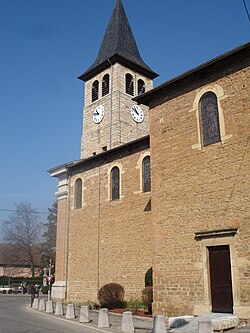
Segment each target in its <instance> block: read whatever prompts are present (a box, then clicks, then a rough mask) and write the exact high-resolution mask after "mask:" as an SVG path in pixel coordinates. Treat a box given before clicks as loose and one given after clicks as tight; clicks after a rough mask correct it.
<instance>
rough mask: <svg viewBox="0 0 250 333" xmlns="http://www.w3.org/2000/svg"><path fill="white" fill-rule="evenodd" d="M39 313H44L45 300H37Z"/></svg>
mask: <svg viewBox="0 0 250 333" xmlns="http://www.w3.org/2000/svg"><path fill="white" fill-rule="evenodd" d="M38 310H39V311H45V300H44V299H43V298H42V299H40V300H39V308H38Z"/></svg>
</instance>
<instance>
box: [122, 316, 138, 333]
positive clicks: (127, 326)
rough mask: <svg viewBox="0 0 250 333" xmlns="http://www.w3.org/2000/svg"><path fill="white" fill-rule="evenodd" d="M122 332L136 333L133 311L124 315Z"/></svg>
mask: <svg viewBox="0 0 250 333" xmlns="http://www.w3.org/2000/svg"><path fill="white" fill-rule="evenodd" d="M122 332H123V333H134V332H135V326H134V319H133V314H132V312H131V311H125V312H123V315H122Z"/></svg>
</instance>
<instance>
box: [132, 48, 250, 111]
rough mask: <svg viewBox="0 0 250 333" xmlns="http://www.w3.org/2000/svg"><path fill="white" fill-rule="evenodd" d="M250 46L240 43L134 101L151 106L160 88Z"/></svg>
mask: <svg viewBox="0 0 250 333" xmlns="http://www.w3.org/2000/svg"><path fill="white" fill-rule="evenodd" d="M249 46H250V43H246V44H243V45H240V46H239V47H237V48H235V49H233V50H230V51H228V52H226V53H223V54H222V55H220V56H218V57H216V58H213V59H211V60H209V61H207V62H205V63H203V64H201V65H199V66H197V67H195V68H192V69H190V70H188V71H186V72H184V73H183V74H180V75H178V76H176V77H174V78H172V79H170V80H168V81H166V82H164V83H162V84H161V85H159V86H158V87H156V88H154V89H151V90H149V91H147V92H146V93H144V94H142V95H139V96H136V97H134V98H133V100H134V101H136V102H137V103H138V104H144V105H147V106H149V104H150V102H151V101H152V98H153V96H154V95H155V94H156V93H158V92H159V91H160V90H162V89H164V88H167V87H169V86H171V85H172V84H173V83H175V82H177V81H181V80H182V79H184V78H188V77H190V78H191V77H192V75H193V74H194V73H197V72H199V71H202V70H205V69H206V68H208V67H210V66H212V65H214V64H215V63H217V62H219V61H222V60H224V59H225V58H228V57H230V56H232V55H234V54H235V53H237V52H240V51H242V50H244V49H246V48H247V47H249Z"/></svg>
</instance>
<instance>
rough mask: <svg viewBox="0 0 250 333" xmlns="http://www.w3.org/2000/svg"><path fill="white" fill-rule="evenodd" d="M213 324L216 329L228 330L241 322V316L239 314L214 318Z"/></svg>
mask: <svg viewBox="0 0 250 333" xmlns="http://www.w3.org/2000/svg"><path fill="white" fill-rule="evenodd" d="M211 322H212V326H213V329H214V330H215V331H221V330H227V329H229V328H234V327H236V326H237V325H238V324H239V317H237V316H233V315H232V316H225V317H220V318H216V319H212V320H211Z"/></svg>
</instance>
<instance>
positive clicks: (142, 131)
mask: <svg viewBox="0 0 250 333" xmlns="http://www.w3.org/2000/svg"><path fill="white" fill-rule="evenodd" d="M157 76H158V75H157V74H156V73H155V72H153V71H152V69H151V68H150V67H148V66H147V65H146V64H145V63H144V61H143V60H142V58H141V56H140V53H139V51H138V47H137V45H136V41H135V38H134V36H133V33H132V30H131V28H130V25H129V22H128V19H127V16H126V13H125V10H124V8H123V5H122V2H121V0H117V1H116V5H115V7H114V10H113V13H112V15H111V18H110V21H109V23H108V26H107V29H106V32H105V35H104V38H103V41H102V44H101V47H100V49H99V53H98V55H97V58H96V60H95V62H94V63H93V64H92V66H90V67H89V69H88V70H87V71H85V72H84V73H83V74H82V75H80V76H79V79H80V80H83V81H85V94H84V113H83V129H82V139H81V158H82V159H83V158H88V157H90V156H92V155H96V154H99V153H101V152H103V151H106V150H109V149H112V148H114V147H117V146H119V145H122V144H124V143H127V142H130V141H133V140H136V139H138V138H140V137H143V136H145V135H147V134H148V133H149V128H148V109H147V107H145V106H139V105H137V104H136V102H134V101H133V100H132V98H133V97H135V96H137V95H139V94H142V93H144V92H146V91H148V90H150V89H152V88H153V81H152V80H153V79H154V78H155V77H157Z"/></svg>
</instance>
